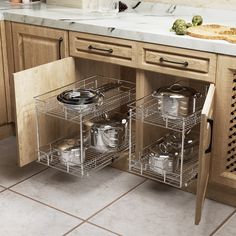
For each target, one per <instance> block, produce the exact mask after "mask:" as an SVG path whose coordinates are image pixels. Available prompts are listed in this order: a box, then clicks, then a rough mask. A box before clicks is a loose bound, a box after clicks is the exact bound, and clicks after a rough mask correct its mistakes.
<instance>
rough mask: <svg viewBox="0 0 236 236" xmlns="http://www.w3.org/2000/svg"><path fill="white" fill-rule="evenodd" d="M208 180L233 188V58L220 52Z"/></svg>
mask: <svg viewBox="0 0 236 236" xmlns="http://www.w3.org/2000/svg"><path fill="white" fill-rule="evenodd" d="M217 68H218V70H217V75H216V101H215V102H216V105H215V114H214V116H215V126H214V133H213V147H214V148H213V159H212V171H211V180H212V182H215V183H217V184H221V185H225V186H228V187H230V188H234V189H236V155H235V154H236V58H235V57H230V56H223V55H220V56H219V57H218V65H217Z"/></svg>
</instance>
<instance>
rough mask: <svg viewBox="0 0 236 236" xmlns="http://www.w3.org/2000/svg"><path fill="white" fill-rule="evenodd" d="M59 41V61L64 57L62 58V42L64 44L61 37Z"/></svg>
mask: <svg viewBox="0 0 236 236" xmlns="http://www.w3.org/2000/svg"><path fill="white" fill-rule="evenodd" d="M58 41H59V47H58V50H59V59H62V56H61V44H62V42H63V38H62V37H60V38H59V39H58Z"/></svg>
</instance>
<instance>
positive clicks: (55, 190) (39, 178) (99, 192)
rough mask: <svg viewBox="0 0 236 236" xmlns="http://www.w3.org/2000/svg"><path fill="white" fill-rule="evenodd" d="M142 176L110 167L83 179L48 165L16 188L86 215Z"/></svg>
mask: <svg viewBox="0 0 236 236" xmlns="http://www.w3.org/2000/svg"><path fill="white" fill-rule="evenodd" d="M143 180H144V179H143V178H141V177H138V176H135V175H132V174H129V173H126V172H122V171H119V170H117V169H114V168H110V167H107V168H105V169H103V170H100V171H99V172H97V173H95V174H94V175H92V176H90V177H88V178H83V179H80V178H77V177H74V176H70V175H68V174H65V173H62V172H60V171H57V170H53V169H49V170H46V171H44V172H42V173H40V174H38V175H36V176H34V177H32V178H30V179H28V180H27V181H24V182H22V183H20V184H19V185H16V186H14V187H13V189H14V190H15V191H17V192H20V193H22V194H24V195H27V196H30V197H32V198H34V199H37V200H39V201H41V202H44V203H46V204H49V205H51V206H54V207H56V208H58V209H61V210H63V211H66V212H68V213H71V214H74V215H76V216H78V217H80V218H83V219H86V218H88V217H89V216H91V215H92V214H94V213H95V212H97V211H99V210H100V209H102V208H103V207H105V206H106V205H107V204H109V203H111V202H112V201H113V200H115V199H116V198H118V197H119V196H121V195H122V194H124V193H126V192H127V191H129V190H130V189H131V188H133V187H134V186H136V185H138V184H139V183H141V182H142V181H143Z"/></svg>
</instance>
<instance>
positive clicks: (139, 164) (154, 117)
mask: <svg viewBox="0 0 236 236" xmlns="http://www.w3.org/2000/svg"><path fill="white" fill-rule="evenodd" d="M204 101H205V96H202V97H200V98H199V99H198V100H197V102H196V110H195V111H194V112H193V113H192V114H189V115H188V116H184V117H180V116H176V117H168V116H163V114H162V113H161V111H160V109H158V101H157V99H156V98H155V97H153V96H152V95H151V94H150V95H148V96H145V97H143V98H141V99H139V100H136V101H134V102H132V103H130V104H129V108H130V111H129V114H130V124H131V123H132V122H133V123H136V124H137V125H136V130H135V132H137V133H136V135H135V137H136V139H139V141H137V140H136V143H133V142H132V139H130V140H129V170H130V172H133V173H135V174H138V175H141V176H144V177H147V178H150V179H153V180H157V181H159V182H163V183H166V184H169V185H172V186H175V187H178V188H182V187H183V186H187V185H188V184H189V182H191V180H193V179H194V178H195V177H196V176H197V172H198V149H199V146H198V144H197V146H196V147H195V148H194V151H193V152H192V153H191V158H189V160H187V161H186V160H185V159H184V158H185V157H184V155H185V154H184V153H185V138H186V132H189V131H191V130H192V129H195V128H199V126H197V125H198V124H199V123H200V122H201V110H202V107H203V105H204ZM147 126H149V127H147ZM150 126H153V127H160V128H162V129H161V130H162V132H163V128H164V129H165V130H166V132H167V133H168V132H177V133H179V134H180V136H181V137H182V138H181V149H180V151H179V152H180V154H179V156H180V157H179V159H178V167H177V168H176V169H175V170H168V169H165V168H162V167H160V166H157V165H155V161H150V159H151V158H153V157H150V154H151V151H150V146H151V145H153V144H158V142H159V141H160V137H159V138H158V141H154V143H152V144H150V143H149V144H147V145H144V144H143V142H144V141H146V140H145V137H140V134H141V136H142V135H144V133H145V132H144V131H145V128H146V127H147V128H149V130H150ZM132 127H135V125H130V137H131V133H132V132H131V130H132ZM152 130H154V128H152ZM156 133H158V131H157V132H156ZM137 145H140V146H137ZM151 160H153V159H151ZM153 163H154V164H153Z"/></svg>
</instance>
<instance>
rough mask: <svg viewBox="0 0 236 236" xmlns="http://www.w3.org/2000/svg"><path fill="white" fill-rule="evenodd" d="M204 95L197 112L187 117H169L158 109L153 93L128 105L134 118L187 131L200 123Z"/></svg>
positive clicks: (178, 130) (175, 129)
mask: <svg viewBox="0 0 236 236" xmlns="http://www.w3.org/2000/svg"><path fill="white" fill-rule="evenodd" d="M204 99H205V98H204V97H203V98H202V99H200V100H199V101H198V104H197V107H196V112H194V113H193V114H191V115H189V116H187V117H177V116H176V117H172V118H170V117H167V116H163V114H162V113H161V112H160V111H159V110H158V102H157V99H156V98H154V97H153V96H152V95H148V96H146V97H144V98H141V99H139V100H137V101H136V102H132V103H130V104H129V105H128V106H129V107H130V109H131V116H132V119H133V120H139V121H142V122H143V123H146V124H150V125H155V126H159V127H163V128H167V129H171V130H174V131H177V132H182V131H187V130H189V129H191V128H193V127H194V126H195V125H197V124H199V123H200V121H201V109H202V107H203V103H204Z"/></svg>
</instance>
